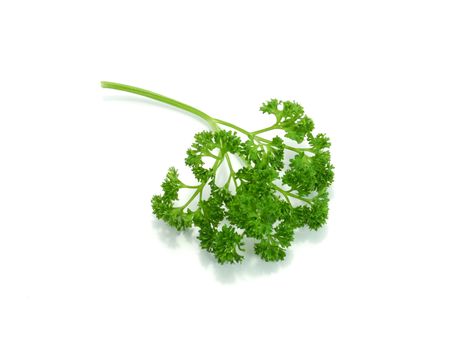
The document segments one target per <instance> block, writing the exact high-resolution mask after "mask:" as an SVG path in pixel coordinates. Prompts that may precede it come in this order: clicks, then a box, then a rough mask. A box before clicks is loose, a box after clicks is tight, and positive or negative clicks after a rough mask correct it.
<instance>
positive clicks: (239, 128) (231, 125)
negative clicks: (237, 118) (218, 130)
mask: <svg viewBox="0 0 467 350" xmlns="http://www.w3.org/2000/svg"><path fill="white" fill-rule="evenodd" d="M214 121H215V122H216V123H217V124H221V125H224V126H228V127H229V128H232V129H234V130H237V131H240V132H241V133H242V134H245V135H246V136H248V137H249V138H252V137H253V135H252V133H251V132H249V131H246V130H245V129H242V128H241V127H239V126H237V125H235V124H232V123H229V122H226V121H223V120H220V119H214Z"/></svg>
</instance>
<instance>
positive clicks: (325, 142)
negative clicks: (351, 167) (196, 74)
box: [102, 82, 334, 264]
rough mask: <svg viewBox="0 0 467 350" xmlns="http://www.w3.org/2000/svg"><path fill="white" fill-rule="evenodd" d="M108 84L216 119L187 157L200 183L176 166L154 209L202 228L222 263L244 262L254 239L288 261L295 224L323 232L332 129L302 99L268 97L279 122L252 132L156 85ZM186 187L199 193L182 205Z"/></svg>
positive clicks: (271, 257) (260, 251)
mask: <svg viewBox="0 0 467 350" xmlns="http://www.w3.org/2000/svg"><path fill="white" fill-rule="evenodd" d="M102 87H104V88H110V89H116V90H122V91H126V92H130V93H134V94H138V95H142V96H146V97H149V98H152V99H155V100H157V101H160V102H164V103H167V104H170V105H172V106H175V107H177V108H180V109H183V110H185V111H188V112H191V113H193V114H195V115H197V116H198V117H201V118H202V119H204V120H205V121H206V122H207V123H208V124H209V125H210V127H211V129H212V130H211V131H203V132H200V133H197V134H196V135H195V136H194V142H193V144H192V145H191V147H190V148H189V149H188V151H187V157H186V159H185V163H186V165H187V166H188V167H190V169H191V171H192V172H193V175H194V177H195V178H196V181H197V183H195V184H190V185H189V184H186V183H184V182H183V181H182V180H181V179H180V177H179V174H178V171H177V170H176V169H175V168H173V167H171V168H169V170H168V172H167V175H166V177H165V179H164V181H163V183H162V194H159V195H155V196H154V197H153V198H152V209H153V213H154V214H155V215H156V217H157V218H158V219H161V220H164V221H165V222H166V223H167V224H169V225H170V226H173V227H175V228H176V229H177V230H179V231H181V230H186V229H188V228H190V227H193V226H196V227H197V228H198V229H199V235H198V240H199V242H200V246H201V248H203V249H205V250H207V251H208V252H210V253H212V254H214V256H215V257H216V259H217V261H218V262H219V263H221V264H224V263H238V262H241V261H242V260H243V259H244V256H245V240H246V239H250V240H253V241H254V251H255V253H256V254H257V255H259V256H260V257H261V259H263V260H265V261H279V260H283V259H284V258H285V256H286V249H287V248H288V247H289V246H290V245H291V243H292V241H293V239H294V230H295V229H297V228H300V227H303V226H307V227H309V228H310V229H312V230H316V229H318V228H319V227H321V226H322V225H324V224H325V222H326V219H327V216H328V202H329V197H328V188H329V186H330V185H331V183H332V182H333V178H334V172H333V166H332V164H331V159H330V153H329V147H330V141H329V138H328V137H327V136H326V135H325V134H321V133H318V134H316V133H313V130H314V123H313V121H312V120H311V119H310V118H309V117H308V116H307V115H306V114H305V112H304V110H303V108H302V106H300V105H299V104H298V103H296V102H293V101H280V100H277V99H272V100H270V101H267V102H265V103H264V104H263V105H262V106H261V108H260V111H261V112H263V113H264V114H268V115H271V116H273V117H274V119H275V122H274V124H272V125H271V126H269V127H267V128H264V129H261V130H257V131H253V132H249V131H247V130H245V129H243V128H240V127H238V126H236V125H234V124H231V123H229V122H226V121H223V120H220V119H216V118H213V117H210V116H209V115H207V114H206V113H204V112H202V111H200V110H198V109H196V108H194V107H191V106H189V105H186V104H184V103H181V102H179V101H176V100H173V99H171V98H168V97H165V96H162V95H159V94H156V93H154V92H151V91H148V90H143V89H140V88H136V87H132V86H128V85H123V84H117V83H111V82H102ZM221 126H223V127H227V128H228V129H231V130H223V129H221ZM232 130H233V131H232ZM271 130H282V131H283V133H284V138H286V139H290V140H293V141H295V142H296V144H298V147H296V146H291V145H288V144H286V143H285V142H284V139H283V138H281V137H279V136H276V137H274V138H272V139H266V138H264V137H262V136H260V135H261V134H263V133H265V132H267V131H271ZM238 133H239V134H240V135H243V139H242V138H240V137H239V134H238ZM286 152H290V153H291V158H290V160H288V161H285V160H284V156H285V154H286ZM208 158H210V159H211V162H210V163H212V165H210V166H208V165H207V159H208ZM234 158H235V159H237V160H238V163H239V164H240V167H239V168H238V169H235V167H234V166H233V159H234ZM223 164H227V166H226V167H227V168H228V179H227V180H226V181H225V183H224V184H221V185H219V183H218V181H216V178H217V176H218V173H219V172H220V171H221V169H222V165H223ZM182 189H187V190H191V191H192V195H191V196H190V197H189V199H188V200H187V201H186V202H185V203H184V204H183V205H178V204H176V202H178V200H179V193H180V190H182Z"/></svg>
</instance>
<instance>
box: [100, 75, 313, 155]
mask: <svg viewBox="0 0 467 350" xmlns="http://www.w3.org/2000/svg"><path fill="white" fill-rule="evenodd" d="M101 86H102V87H103V88H106V89H114V90H120V91H126V92H130V93H132V94H136V95H141V96H145V97H149V98H151V99H153V100H156V101H159V102H163V103H166V104H168V105H171V106H174V107H177V108H180V109H182V110H184V111H187V112H189V113H192V114H194V115H196V116H198V117H200V118H201V119H203V120H205V121H206V122H207V123H208V124H209V126H210V127H211V129H212V130H214V131H217V130H219V125H218V124H220V125H224V126H227V127H229V128H232V129H234V130H236V131H239V132H241V133H242V134H244V135H246V136H248V138H250V139H254V140H256V141H262V142H265V143H271V140H268V139H265V138H263V137H260V136H257V134H259V133H262V132H265V131H269V130H273V129H277V124H274V125H273V126H270V127H268V128H264V129H261V130H257V131H255V132H249V131H247V130H245V129H243V128H241V127H239V126H237V125H234V124H232V123H229V122H226V121H224V120H221V119H216V118H213V117H211V116H209V115H207V114H206V113H204V112H203V111H200V110H199V109H197V108H195V107H192V106H190V105H187V104H186V103H183V102H180V101H177V100H174V99H172V98H170V97H166V96H163V95H160V94H158V93H155V92H152V91H149V90H144V89H141V88H138V87H135V86H130V85H124V84H119V83H112V82H109V81H102V82H101ZM285 148H286V149H288V150H291V151H294V152H297V153H298V152H302V151H310V150H311V148H296V147H292V146H287V145H286V146H285Z"/></svg>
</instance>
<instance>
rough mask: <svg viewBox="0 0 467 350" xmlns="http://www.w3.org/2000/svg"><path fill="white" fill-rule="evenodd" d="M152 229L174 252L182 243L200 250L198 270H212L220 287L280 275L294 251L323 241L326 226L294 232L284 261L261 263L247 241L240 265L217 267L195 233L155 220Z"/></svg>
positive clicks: (219, 265) (214, 260) (194, 231)
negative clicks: (259, 277)
mask: <svg viewBox="0 0 467 350" xmlns="http://www.w3.org/2000/svg"><path fill="white" fill-rule="evenodd" d="M153 228H154V230H155V232H156V235H157V238H158V239H159V241H160V242H162V243H164V245H166V246H167V247H168V248H171V249H177V248H178V247H180V245H181V242H182V241H183V240H185V241H186V242H188V243H190V244H192V245H193V249H198V250H199V260H200V263H201V266H203V267H204V268H206V269H207V270H212V271H213V273H214V276H215V278H216V280H217V281H218V282H220V283H222V284H231V283H235V282H236V281H238V280H242V279H245V278H249V277H253V278H255V277H258V276H263V275H270V274H273V273H276V272H279V271H280V270H282V269H285V268H287V267H288V266H289V265H291V262H292V260H293V247H294V246H296V245H300V244H304V243H312V244H317V243H320V242H321V241H323V240H324V239H325V238H326V235H327V228H326V226H324V227H322V228H321V229H319V230H317V231H311V230H309V229H306V228H300V229H297V230H295V239H294V242H293V243H292V246H291V247H290V248H289V249H287V256H286V258H285V259H284V260H283V261H279V262H266V261H263V260H261V259H260V258H259V257H258V256H257V255H256V254H254V248H253V245H254V242H253V241H251V240H247V241H246V242H245V253H244V255H245V258H244V259H243V262H241V263H239V264H225V265H221V264H219V263H218V262H217V261H216V259H215V257H214V256H213V255H212V254H211V253H209V252H207V251H206V250H204V249H201V248H200V246H199V241H198V240H197V238H196V235H197V232H196V230H195V229H189V230H186V231H183V232H179V231H177V230H176V229H175V228H173V227H171V226H169V225H167V224H166V223H165V222H163V221H160V220H157V219H154V221H153Z"/></svg>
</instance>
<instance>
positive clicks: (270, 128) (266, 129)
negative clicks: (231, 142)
mask: <svg viewBox="0 0 467 350" xmlns="http://www.w3.org/2000/svg"><path fill="white" fill-rule="evenodd" d="M275 129H278V127H277V124H274V125H271V126H270V127H267V128H264V129H260V130H256V131H254V132H252V133H251V134H252V135H258V134H262V133H263V132H266V131H271V130H275Z"/></svg>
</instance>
